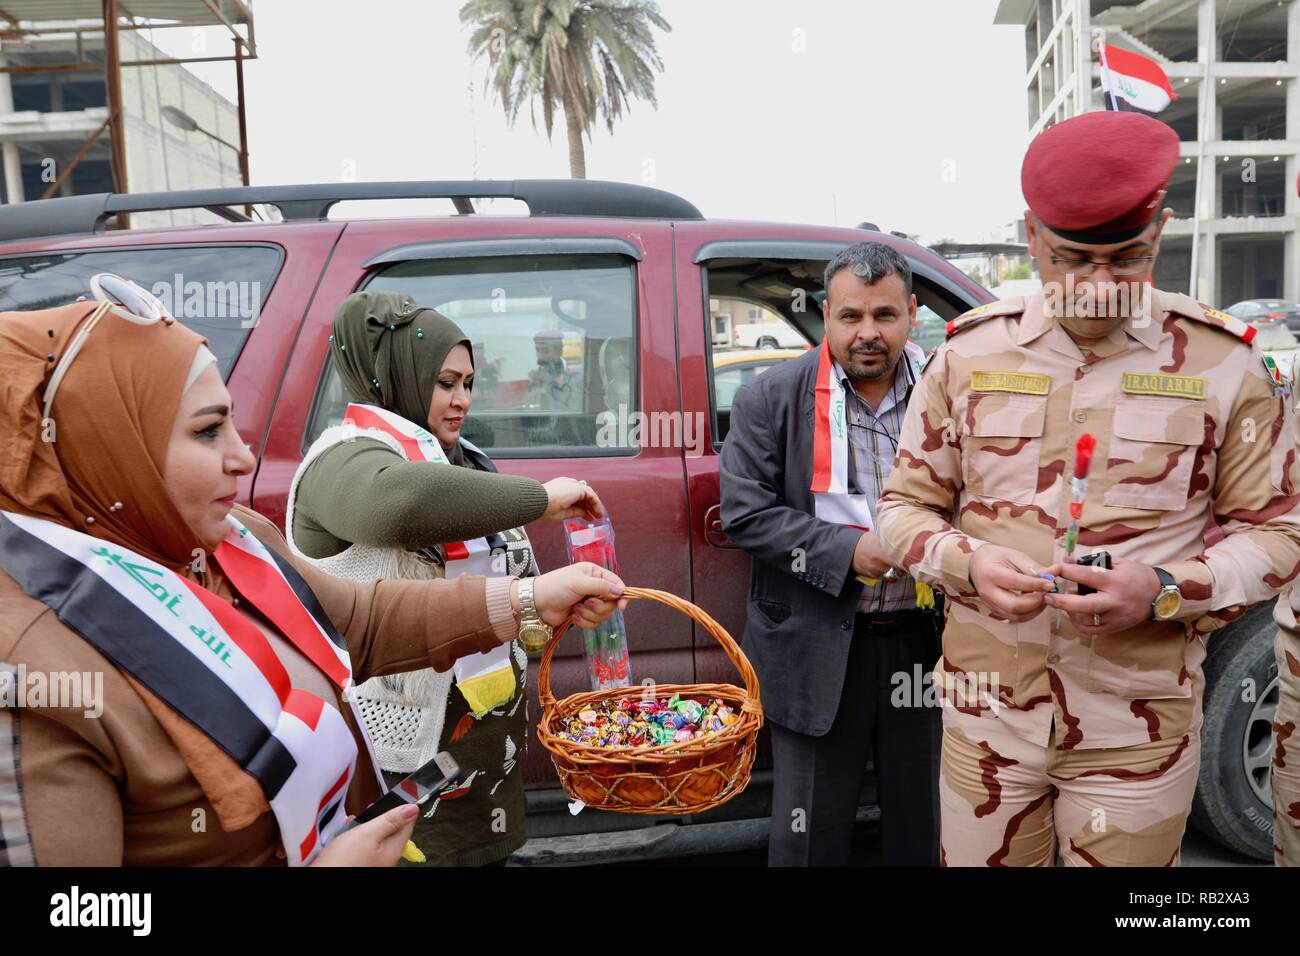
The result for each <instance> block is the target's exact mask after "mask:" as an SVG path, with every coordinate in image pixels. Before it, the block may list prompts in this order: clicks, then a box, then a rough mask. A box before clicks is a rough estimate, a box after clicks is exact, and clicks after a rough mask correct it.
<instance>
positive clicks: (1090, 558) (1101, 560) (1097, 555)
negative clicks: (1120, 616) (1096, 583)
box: [1075, 551, 1110, 594]
mask: <svg viewBox="0 0 1300 956" xmlns="http://www.w3.org/2000/svg"><path fill="white" fill-rule="evenodd" d="M1075 564H1086V565H1087V566H1088V567H1090V568H1101V569H1102V570H1103V571H1109V570H1110V552H1109V551H1094V552H1093V553H1092V554H1085V555H1084V556H1083V557H1081V558H1080V559H1079V560H1078V561H1076V562H1075ZM1096 590H1097V589H1096V588H1090V587H1088V585H1086V584H1080V585H1079V593H1080V594H1092V593H1093V592H1094V591H1096Z"/></svg>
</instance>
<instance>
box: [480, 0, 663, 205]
mask: <svg viewBox="0 0 1300 956" xmlns="http://www.w3.org/2000/svg"><path fill="white" fill-rule="evenodd" d="M460 20H461V23H462V24H465V25H467V26H472V28H473V32H472V33H471V34H470V39H469V51H470V54H471V55H472V56H473V57H475V58H476V59H477V58H478V57H481V56H482V55H483V54H485V53H486V54H487V57H488V80H489V82H490V83H491V84H492V86H493V87H494V88H495V89H496V91H497V93H498V94H499V95H500V97H501V106H502V108H503V109H504V110H505V112H506V116H507V118H508V119H509V121H510V122H511V123H514V121H515V120H516V119H517V118H518V116H519V110H520V109H521V108H522V106H523V105H524V103H528V109H529V115H530V116H531V117H532V120H533V125H534V127H536V125H537V115H536V113H535V112H534V111H533V110H534V106H535V102H536V100H540V101H541V106H542V120H543V122H544V123H545V125H546V136H547V138H548V139H549V138H550V137H551V131H552V128H553V123H554V119H555V111H556V108H557V107H558V108H559V109H562V110H563V111H564V126H565V129H566V131H567V132H568V136H569V172H570V173H571V175H572V176H573V178H574V179H586V178H587V160H586V156H585V154H584V152H583V146H582V134H583V133H586V134H587V135H588V138H590V135H591V128H592V126H593V125H595V122H596V119H597V117H600V118H603V119H604V121H605V125H606V127H608V129H609V131H610V132H611V133H612V132H613V131H614V121H615V120H616V119H618V118H619V117H620V116H622V115H623V112H624V110H625V109H628V108H629V107H630V101H631V100H633V99H644V100H648V101H649V102H650V105H651V106H655V105H657V104H656V103H655V87H654V81H655V73H656V72H662V71H663V61H662V60H660V59H659V54H658V53H657V52H656V51H655V40H654V35H653V33H652V32H651V28H652V27H658V28H659V29H660V30H665V31H667V30H671V29H672V27H670V26H669V25H668V21H666V20H665V19H664V18H663V16H662V15H660V13H659V4H658V3H656V2H655V0H467V2H466V3H465V5H464V6H462V7H461V8H460Z"/></svg>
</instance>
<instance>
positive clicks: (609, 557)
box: [564, 515, 632, 690]
mask: <svg viewBox="0 0 1300 956" xmlns="http://www.w3.org/2000/svg"><path fill="white" fill-rule="evenodd" d="M564 546H565V549H566V550H567V551H568V553H569V562H570V563H571V564H572V563H573V562H576V561H590V562H591V563H592V564H599V565H600V566H601V567H602V568H606V569H608V570H610V571H613V572H614V573H615V574H618V558H617V557H616V556H615V554H614V526H613V525H611V524H610V522H609V516H608V515H606V516H605V517H604V518H601V519H600V520H599V521H589V520H587V519H586V518H569V519H567V520H566V521H565V522H564ZM582 642H583V656H584V658H585V660H586V662H587V676H588V677H589V678H590V679H591V689H592V690H610V689H612V688H615V687H628V686H630V685H631V683H632V668H631V664H630V661H629V659H628V651H627V628H626V626H625V625H624V623H623V612H622V611H615V612H614V613H613V614H611V615H610V616H609V617H608V618H606V619H605V620H604V621H602V622H601V624H600V626H599V627H593V628H589V629H587V630H584V631H583V632H582Z"/></svg>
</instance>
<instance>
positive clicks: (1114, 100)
mask: <svg viewBox="0 0 1300 956" xmlns="http://www.w3.org/2000/svg"><path fill="white" fill-rule="evenodd" d="M1099 52H1100V54H1101V81H1102V84H1103V85H1104V86H1105V87H1106V93H1107V98H1106V106H1107V108H1108V109H1112V110H1126V111H1129V112H1133V113H1159V112H1160V111H1161V110H1163V109H1164V108H1165V107H1166V106H1168V105H1169V104H1170V103H1172V102H1173V101H1174V100H1176V99H1177V98H1178V94H1177V93H1175V92H1174V88H1173V87H1172V86H1170V85H1169V77H1167V76H1166V75H1165V71H1164V70H1162V69H1161V68H1160V64H1158V63H1157V62H1156V61H1155V60H1153V59H1151V58H1150V57H1145V56H1142V54H1140V53H1133V52H1132V51H1130V50H1124V49H1121V48H1120V47H1117V46H1111V45H1110V44H1108V43H1103V44H1101V46H1100V48H1099Z"/></svg>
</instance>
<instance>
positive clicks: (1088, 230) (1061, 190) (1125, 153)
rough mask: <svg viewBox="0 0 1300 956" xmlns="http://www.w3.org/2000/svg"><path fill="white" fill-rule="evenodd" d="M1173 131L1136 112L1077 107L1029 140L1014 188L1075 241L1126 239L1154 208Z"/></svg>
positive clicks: (1173, 153)
mask: <svg viewBox="0 0 1300 956" xmlns="http://www.w3.org/2000/svg"><path fill="white" fill-rule="evenodd" d="M1177 163H1178V134H1177V133H1175V132H1174V131H1173V130H1172V129H1170V128H1169V126H1168V125H1167V124H1165V123H1162V122H1160V120H1158V119H1153V118H1152V117H1150V116H1146V115H1144V114H1142V113H1116V112H1110V111H1101V112H1096V113H1083V114H1082V115H1080V116H1075V117H1072V118H1070V119H1067V120H1063V121H1062V122H1060V123H1057V124H1056V125H1055V126H1052V127H1050V128H1049V129H1046V130H1044V131H1043V132H1041V133H1039V134H1038V136H1036V137H1035V138H1034V141H1033V142H1032V143H1030V144H1029V150H1028V151H1027V152H1026V153H1025V162H1024V165H1023V166H1021V168H1020V189H1021V191H1022V192H1023V193H1024V194H1025V202H1026V203H1028V204H1029V210H1030V212H1032V213H1033V214H1034V216H1035V218H1037V219H1038V221H1039V222H1041V223H1042V224H1043V225H1044V226H1046V227H1047V228H1048V229H1050V230H1052V232H1054V233H1056V234H1057V235H1059V236H1061V237H1062V238H1064V239H1069V240H1071V241H1073V242H1082V243H1091V244H1093V245H1108V244H1109V243H1112V242H1126V241H1127V240H1129V239H1132V238H1133V237H1134V236H1136V235H1137V234H1138V233H1140V232H1141V231H1142V230H1143V229H1145V228H1146V227H1147V225H1148V224H1149V223H1150V222H1151V220H1152V219H1154V218H1155V217H1156V216H1158V215H1159V214H1160V211H1161V210H1160V202H1159V199H1160V196H1159V194H1160V191H1161V190H1162V189H1164V188H1165V187H1166V186H1168V185H1169V180H1170V177H1172V176H1173V173H1174V166H1175V165H1177Z"/></svg>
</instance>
